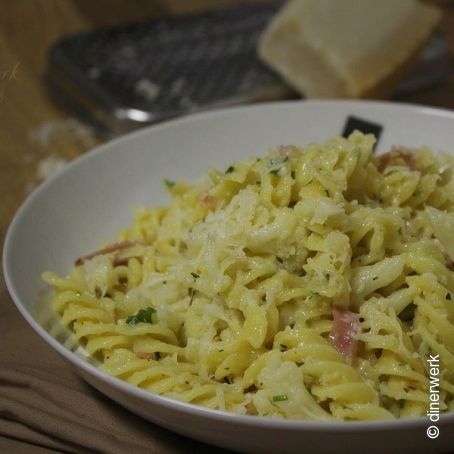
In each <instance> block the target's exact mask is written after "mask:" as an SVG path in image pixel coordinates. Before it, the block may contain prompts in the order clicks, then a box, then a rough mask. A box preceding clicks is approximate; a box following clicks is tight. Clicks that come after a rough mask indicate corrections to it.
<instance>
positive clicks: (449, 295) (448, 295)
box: [446, 293, 451, 301]
mask: <svg viewBox="0 0 454 454" xmlns="http://www.w3.org/2000/svg"><path fill="white" fill-rule="evenodd" d="M446 299H447V300H448V301H451V294H450V293H446Z"/></svg>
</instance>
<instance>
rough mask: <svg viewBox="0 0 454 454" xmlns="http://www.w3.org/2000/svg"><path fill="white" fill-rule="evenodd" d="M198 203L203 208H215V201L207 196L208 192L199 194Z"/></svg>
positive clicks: (210, 196)
mask: <svg viewBox="0 0 454 454" xmlns="http://www.w3.org/2000/svg"><path fill="white" fill-rule="evenodd" d="M199 200H200V203H201V204H202V205H203V206H204V207H205V208H208V209H210V208H216V205H217V200H216V199H215V198H214V197H213V196H212V195H209V194H208V191H206V192H203V193H202V194H200V197H199Z"/></svg>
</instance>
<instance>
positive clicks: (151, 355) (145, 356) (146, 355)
mask: <svg viewBox="0 0 454 454" xmlns="http://www.w3.org/2000/svg"><path fill="white" fill-rule="evenodd" d="M135 354H136V356H137V357H139V358H140V359H153V358H154V353H146V352H135Z"/></svg>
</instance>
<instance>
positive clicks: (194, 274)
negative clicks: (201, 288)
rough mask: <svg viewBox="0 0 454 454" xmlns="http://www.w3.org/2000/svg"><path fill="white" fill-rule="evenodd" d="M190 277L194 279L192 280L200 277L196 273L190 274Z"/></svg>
mask: <svg viewBox="0 0 454 454" xmlns="http://www.w3.org/2000/svg"><path fill="white" fill-rule="evenodd" d="M191 276H192V277H193V278H194V279H198V278H199V277H200V275H199V274H197V273H191Z"/></svg>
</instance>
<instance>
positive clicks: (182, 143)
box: [3, 101, 454, 454]
mask: <svg viewBox="0 0 454 454" xmlns="http://www.w3.org/2000/svg"><path fill="white" fill-rule="evenodd" d="M352 114H353V115H355V116H357V117H360V118H363V119H366V120H371V121H373V122H375V123H379V124H381V125H383V126H384V129H383V132H382V136H381V139H380V142H379V144H378V148H377V150H378V152H380V151H381V152H382V151H385V150H387V149H389V148H390V146H391V145H399V144H401V145H407V146H420V145H430V146H431V147H432V148H434V149H439V150H445V151H448V152H453V153H454V112H448V111H442V110H436V109H430V108H426V107H418V106H408V105H397V104H390V103H372V102H342V101H334V102H331V101H318V102H317V101H302V102H300V101H298V102H287V103H274V104H262V105H256V106H251V107H243V108H234V109H228V110H223V111H214V112H209V113H204V114H199V115H194V116H190V117H186V118H183V119H180V120H176V121H172V122H168V123H165V124H161V125H158V126H154V127H150V128H146V129H143V130H140V131H139V132H136V133H133V134H130V135H127V136H124V137H122V138H120V139H118V140H115V141H113V142H111V143H108V144H106V145H103V146H101V147H99V148H98V149H97V150H94V151H93V152H91V153H88V154H86V155H85V156H83V157H81V158H79V159H77V160H76V161H74V162H73V163H71V164H70V165H69V166H68V167H67V168H65V169H64V170H63V171H62V172H61V173H59V174H58V175H56V176H55V177H54V178H51V179H50V180H49V181H47V182H45V184H43V185H42V186H41V187H39V188H38V189H37V190H36V191H35V192H34V193H33V194H32V195H31V196H30V197H29V198H28V200H27V201H26V202H25V203H24V205H23V206H22V207H21V209H20V210H19V212H18V213H17V215H16V217H15V218H14V220H13V222H12V224H11V226H10V228H9V230H8V234H7V237H6V240H5V246H4V251H3V252H4V256H3V259H4V274H5V279H6V283H7V286H8V289H9V291H10V293H11V296H12V298H13V300H14V302H15V303H16V305H17V307H18V309H19V311H20V312H21V313H22V315H23V316H24V317H25V319H26V320H27V321H28V323H29V324H30V325H31V326H32V328H33V329H35V330H36V331H37V332H38V334H39V335H40V336H42V337H43V338H44V339H45V340H46V341H47V342H48V343H49V344H50V345H51V346H52V347H53V348H54V349H56V350H57V351H58V352H59V353H60V354H61V355H63V356H64V357H65V358H66V359H67V360H68V361H70V362H71V363H72V364H73V365H74V366H75V367H76V369H77V370H78V372H79V373H80V374H81V375H82V376H83V377H84V378H85V379H86V380H87V381H88V382H89V383H91V384H92V385H93V386H94V387H95V388H97V389H98V390H100V391H101V392H103V393H104V394H106V395H108V396H109V397H111V398H112V399H114V400H116V401H117V402H119V403H121V404H122V405H124V406H125V407H127V408H129V409H130V410H132V411H133V412H135V413H138V414H140V415H142V416H143V417H145V418H147V419H149V420H150V421H153V422H155V423H157V424H160V425H162V426H164V427H167V428H169V429H171V430H174V431H176V432H180V433H182V434H184V435H187V436H189V437H192V438H195V439H198V440H202V441H205V442H208V443H212V444H216V445H218V446H223V447H227V448H232V449H236V450H241V451H248V452H272V453H274V452H311V453H312V452H350V453H356V452H358V453H359V452H367V453H368V454H369V453H374V452H403V451H404V450H406V451H408V452H413V453H417V452H424V453H428V452H447V451H449V450H450V448H454V414H449V415H444V416H443V417H442V418H441V419H440V421H439V422H438V424H437V425H438V427H439V429H440V436H439V437H438V438H437V439H435V440H430V439H429V438H428V437H427V436H426V429H427V427H428V426H429V425H431V423H429V421H428V419H427V418H419V419H414V420H400V421H384V422H383V421H382V422H361V423H331V422H330V423H320V422H312V421H282V420H272V419H265V418H256V417H247V416H236V415H233V414H228V413H224V412H219V411H213V410H209V409H205V408H201V407H196V406H193V405H188V404H185V403H181V402H178V401H175V400H172V399H168V398H163V397H159V396H156V395H153V394H150V393H148V392H145V391H143V390H140V389H137V388H134V387H133V386H130V385H128V384H126V383H124V382H122V381H120V380H118V379H116V378H113V377H110V376H107V375H105V374H104V373H102V372H101V371H100V370H99V369H97V368H96V367H95V366H94V365H92V364H91V363H90V362H89V361H87V360H86V359H84V356H83V353H81V350H80V349H77V348H76V347H77V346H74V345H71V343H70V342H68V338H67V334H64V333H61V332H56V331H55V330H52V326H51V325H52V324H49V323H47V324H43V326H42V325H41V324H40V323H39V322H38V320H37V317H36V311H35V310H34V306H35V304H36V301H37V299H38V294H39V293H40V291H41V290H43V289H44V288H45V285H44V284H43V283H42V282H41V277H40V276H41V273H42V271H44V270H55V271H58V272H60V273H65V272H67V271H68V270H69V269H70V267H71V266H72V264H73V261H74V259H75V258H76V257H79V256H81V255H84V254H86V253H88V252H90V251H92V250H95V249H96V248H97V247H98V245H99V244H100V243H102V242H104V241H106V240H108V239H110V238H113V237H114V236H115V234H116V232H117V231H118V230H119V229H120V228H121V227H124V226H126V225H128V224H129V223H130V222H131V219H132V218H131V215H132V209H133V208H134V207H136V206H140V205H144V204H145V205H156V204H158V203H163V202H165V201H166V200H167V196H166V194H165V191H164V189H163V185H162V180H163V178H169V179H171V180H177V179H181V178H185V179H188V180H193V179H196V178H198V177H200V176H203V175H204V174H205V173H206V170H207V169H208V168H209V167H210V166H216V167H220V168H225V166H226V165H227V164H228V163H230V162H231V161H232V160H236V159H242V158H245V157H248V156H250V155H261V154H263V153H264V151H265V150H266V149H267V148H269V147H272V146H276V145H280V144H301V145H303V144H307V143H309V142H323V141H325V140H326V139H328V138H330V137H333V136H336V135H339V134H340V133H341V132H342V129H343V126H344V123H345V120H346V117H347V116H348V115H352ZM68 367H69V365H68Z"/></svg>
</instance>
